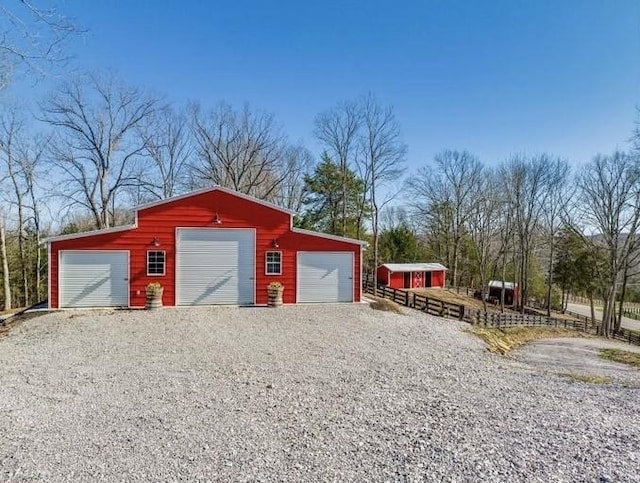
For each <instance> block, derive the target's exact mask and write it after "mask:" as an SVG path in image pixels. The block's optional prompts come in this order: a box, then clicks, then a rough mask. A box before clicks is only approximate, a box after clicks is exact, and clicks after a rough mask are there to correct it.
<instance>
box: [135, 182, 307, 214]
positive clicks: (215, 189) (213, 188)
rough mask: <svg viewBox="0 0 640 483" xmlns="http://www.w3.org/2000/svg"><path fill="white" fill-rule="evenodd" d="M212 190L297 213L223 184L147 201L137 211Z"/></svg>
mask: <svg viewBox="0 0 640 483" xmlns="http://www.w3.org/2000/svg"><path fill="white" fill-rule="evenodd" d="M210 191H222V192H223V193H227V194H229V195H231V196H237V197H238V198H242V199H245V200H247V201H251V202H253V203H257V204H259V205H262V206H266V207H267V208H271V209H274V210H278V211H281V212H283V213H287V214H288V215H295V214H296V212H295V211H292V210H289V209H287V208H283V207H281V206H278V205H275V204H273V203H270V202H268V201H264V200H261V199H259V198H255V197H253V196H251V195H246V194H244V193H239V192H237V191H233V190H231V189H228V188H223V187H222V186H212V187H209V188H202V189H199V190H196V191H190V192H189V193H184V194H182V195H177V196H172V197H171V198H166V199H164V200H158V201H152V202H151V203H145V204H143V205H139V206H137V207H136V212H137V211H140V210H146V209H148V208H154V207H156V206H160V205H164V204H166V203H172V202H174V201H178V200H183V199H185V198H190V197H192V196H198V195H202V194H204V193H209V192H210Z"/></svg>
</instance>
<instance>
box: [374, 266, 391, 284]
mask: <svg viewBox="0 0 640 483" xmlns="http://www.w3.org/2000/svg"><path fill="white" fill-rule="evenodd" d="M377 275H378V283H384V284H388V283H389V269H388V268H387V267H385V266H382V265H381V266H379V267H378V270H377Z"/></svg>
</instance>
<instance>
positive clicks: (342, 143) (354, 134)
mask: <svg viewBox="0 0 640 483" xmlns="http://www.w3.org/2000/svg"><path fill="white" fill-rule="evenodd" d="M362 122H363V112H362V105H361V104H360V103H359V102H357V101H347V102H341V103H339V104H338V105H337V106H335V107H333V108H331V109H328V110H326V111H324V112H322V113H320V114H318V116H316V118H315V121H314V126H315V129H314V134H315V136H316V138H317V139H318V140H319V141H320V143H321V144H322V146H323V148H324V149H325V151H326V152H327V154H328V155H329V156H330V157H331V159H333V160H334V161H335V162H337V163H338V165H339V166H340V172H341V175H342V179H341V183H342V193H341V195H342V196H341V206H342V233H343V234H344V233H346V232H347V211H348V209H347V204H348V200H349V193H348V192H347V185H348V177H349V169H350V168H353V167H355V157H356V152H357V148H358V142H359V136H360V135H361V132H360V131H361V128H362ZM366 191H367V190H365V192H366ZM364 204H365V203H363V205H364Z"/></svg>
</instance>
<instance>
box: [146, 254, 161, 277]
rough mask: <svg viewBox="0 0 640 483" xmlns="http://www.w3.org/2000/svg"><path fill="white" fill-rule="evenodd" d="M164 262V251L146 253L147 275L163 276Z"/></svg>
mask: <svg viewBox="0 0 640 483" xmlns="http://www.w3.org/2000/svg"><path fill="white" fill-rule="evenodd" d="M165 260H166V257H165V252H164V250H153V251H148V252H147V275H164V267H165Z"/></svg>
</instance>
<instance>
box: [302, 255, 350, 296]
mask: <svg viewBox="0 0 640 483" xmlns="http://www.w3.org/2000/svg"><path fill="white" fill-rule="evenodd" d="M297 285H298V297H297V301H298V302H299V303H303V302H352V301H353V253H351V252H345V253H343V252H339V253H338V252H298V278H297Z"/></svg>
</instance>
